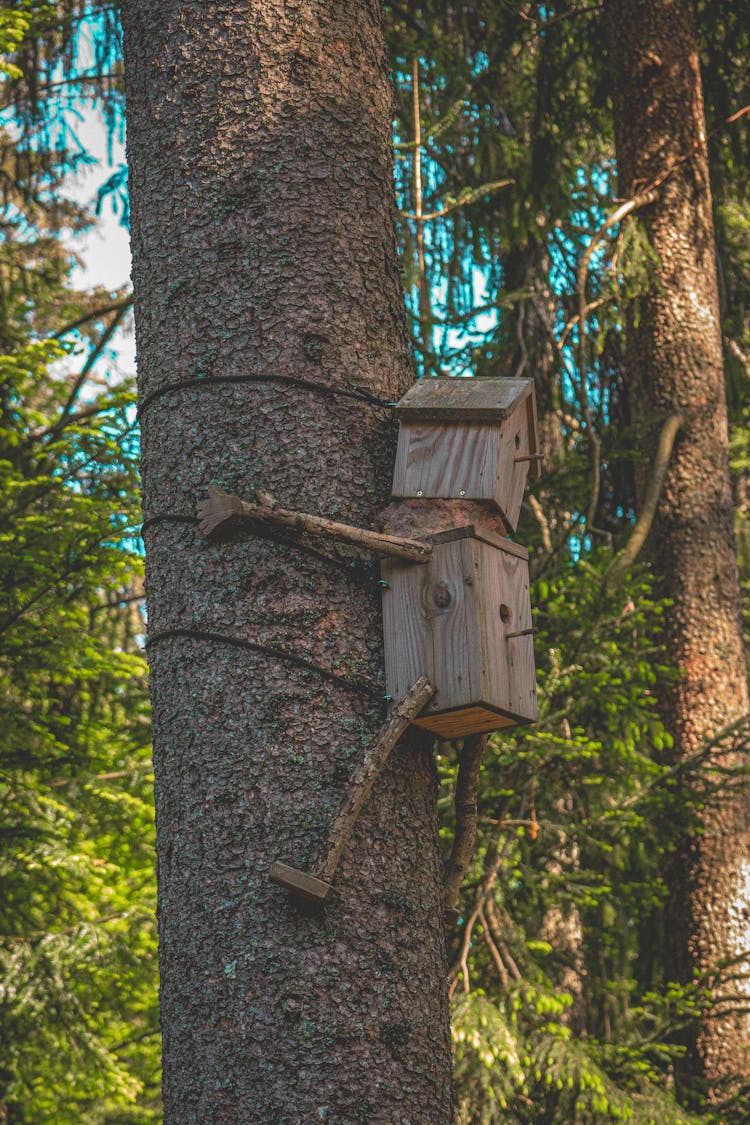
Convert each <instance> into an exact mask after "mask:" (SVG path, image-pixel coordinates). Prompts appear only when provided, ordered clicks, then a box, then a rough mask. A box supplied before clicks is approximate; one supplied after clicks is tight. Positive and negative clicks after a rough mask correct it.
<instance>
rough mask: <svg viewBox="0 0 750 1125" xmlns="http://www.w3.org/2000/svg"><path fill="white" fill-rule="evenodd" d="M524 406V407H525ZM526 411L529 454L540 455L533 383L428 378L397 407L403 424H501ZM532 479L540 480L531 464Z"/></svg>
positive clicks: (530, 473)
mask: <svg viewBox="0 0 750 1125" xmlns="http://www.w3.org/2000/svg"><path fill="white" fill-rule="evenodd" d="M524 404H525V407H524ZM521 407H523V408H524V409H525V411H526V420H527V425H528V428H529V452H530V453H532V454H535V453H537V452H538V446H537V421H536V398H535V395H534V380H533V379H493V378H474V379H471V378H469V379H463V378H429V377H428V378H425V379H420V380H419V381H418V382H416V383H414V385H413V386H411V387H409V390H408V391H407V392H406V394H405V395H404V397H403V398H402V399H400V401H399V402H397V403H396V407H395V410H396V415H397V417H398V419H399V421H400V422H442V423H443V424H446V423H451V422H452V423H459V422H474V423H476V422H481V423H485V424H487V425H492V424H495V425H497V424H498V423H502V422H503V421H504V420H505V419H506V418H509V417H510V415H511V414H514V413H515V412H516V410H518V409H519V408H521ZM529 475H530V476H532V477H538V476H539V462H538V461H531V462H530V464H529Z"/></svg>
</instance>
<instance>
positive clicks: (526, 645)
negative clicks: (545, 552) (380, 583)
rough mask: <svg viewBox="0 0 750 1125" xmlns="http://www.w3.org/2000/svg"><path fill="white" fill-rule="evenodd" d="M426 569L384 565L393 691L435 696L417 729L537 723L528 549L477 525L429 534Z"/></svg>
mask: <svg viewBox="0 0 750 1125" xmlns="http://www.w3.org/2000/svg"><path fill="white" fill-rule="evenodd" d="M431 540H432V554H431V556H430V560H429V562H427V563H425V564H422V565H415V564H414V563H409V562H401V561H400V560H398V559H385V560H383V562H381V573H382V575H383V578H384V580H385V582H386V586H385V587H384V589H383V635H384V640H385V675H386V689H387V691H388V694H389V695H391V696H392V697H393V698H394V699H402V698H403V696H404V695H405V694H406V692H407V691H408V690H409V688H410V687H411V685H412V684H413V683H414V682H415V681H416V680H417V679H418V678H419V677H420V676H427V678H428V679H429V680H430V681H431V682H432V683H433V684H435V686H436V688H437V692H436V693H435V695H434V696H433V698H432V699H431V700H430V702H429V703H428V704H427V706H426V707H425V709H424V710H423V711H421V712H420V714H419V717H418V718H417V719H415V720H413V721H414V725H415V726H418V727H423V728H424V729H425V730H429V731H432V733H433V734H436V735H438V736H439V737H440V738H447V739H451V738H463V737H465V736H466V735H470V734H480V733H482V732H484V731H492V730H500V729H502V728H503V727H514V726H518V725H519V724H523V723H533V722H536V719H537V716H538V711H537V700H536V683H535V674H534V644H533V636H532V626H531V601H530V598H529V564H528V557H529V556H528V552H527V551H526V550H525V549H524V548H523V547H521V546H519V544H518V543H512V542H511V541H510V540H509V539H504V538H502V536H500V535H494V534H493V533H492V532H488V531H484V530H480V529H479V528H474V527H459V528H455V529H454V530H452V531H445V532H442V533H441V534H439V535H434V536H431Z"/></svg>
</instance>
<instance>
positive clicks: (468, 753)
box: [443, 734, 487, 910]
mask: <svg viewBox="0 0 750 1125" xmlns="http://www.w3.org/2000/svg"><path fill="white" fill-rule="evenodd" d="M486 747H487V735H486V734H475V735H472V736H471V737H470V738H466V739H464V745H463V749H462V751H461V759H460V762H459V766H458V780H457V782H456V801H455V805H456V831H455V834H454V836H453V848H452V849H451V854H450V857H449V859H448V862H447V863H446V865H445V882H444V884H443V909H444V910H453V909H454V908H455V905H456V902H457V900H458V895H459V892H460V890H461V884H462V883H463V881H464V876H465V875H466V872H467V871H468V869H469V864H470V863H471V860H472V856H473V855H474V841H475V839H476V834H477V784H478V781H479V771H480V769H481V768H482V758H483V757H484V751H485V749H486Z"/></svg>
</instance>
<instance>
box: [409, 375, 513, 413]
mask: <svg viewBox="0 0 750 1125" xmlns="http://www.w3.org/2000/svg"><path fill="white" fill-rule="evenodd" d="M533 393H534V382H533V380H532V379H492V378H475V379H455V378H425V379H420V380H419V381H418V382H416V383H415V384H414V385H413V386H412V387H409V390H408V391H407V392H406V394H405V395H404V396H403V398H402V399H400V401H399V402H398V403H397V404H396V407H395V412H396V416H397V417H398V419H399V421H401V422H405V421H411V422H416V421H422V422H428V421H432V422H482V423H495V422H500V421H502V420H503V419H504V418H507V417H508V415H509V414H511V413H512V412H513V411H514V410H516V409H517V407H519V406H520V405H521V404H522V403H523V402H525V401H526V399H527V398H529V396H531V395H533Z"/></svg>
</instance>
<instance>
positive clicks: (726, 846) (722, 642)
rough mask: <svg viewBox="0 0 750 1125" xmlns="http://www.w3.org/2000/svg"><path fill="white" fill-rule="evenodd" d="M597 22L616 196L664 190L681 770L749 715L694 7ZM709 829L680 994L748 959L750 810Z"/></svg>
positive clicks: (684, 890)
mask: <svg viewBox="0 0 750 1125" xmlns="http://www.w3.org/2000/svg"><path fill="white" fill-rule="evenodd" d="M605 7H606V11H607V18H608V20H609V30H610V42H611V56H612V59H611V61H612V76H613V89H614V109H615V131H616V141H617V159H618V174H619V183H620V194H621V195H634V194H636V193H638V192H641V191H643V190H644V189H645V188H647V187H648V186H649V185H651V184H652V183H654V182H656V183H657V184H658V198H657V200H656V202H655V203H652V204H651V205H649V206H647V207H645V208H644V209H643V210H642V211H641V212H640V219H639V221H641V222H642V223H643V226H644V228H645V230H646V233H647V236H648V239H649V241H650V244H651V246H652V247H653V249H654V251H655V252H656V255H657V257H658V261H657V263H656V265H655V267H654V276H653V279H652V282H651V286H650V291H649V292H648V293H647V294H646V295H644V296H642V297H641V298H640V299H639V301H638V315H637V316H631V318H630V323H629V325H628V348H627V365H628V370H629V372H630V377H631V379H632V382H633V393H632V401H633V403H634V404H635V405H636V408H637V409H638V410H639V412H640V413H639V417H638V419H637V420H638V423H639V446H640V449H641V451H642V461H641V464H642V466H643V467H644V468H645V467H646V466H648V464H649V462H650V460H651V453H650V451H651V450H653V448H654V447H655V444H656V435H657V433H658V430H659V428H660V426H661V424H662V422H663V421H664V419H665V418H666V416H667V415H669V414H670V413H672V412H673V411H675V410H680V411H683V412H684V415H685V418H686V422H685V425H684V428H683V430H682V432H681V433H680V435H679V436H678V438H677V441H676V444H675V447H674V452H673V455H672V459H671V462H670V466H669V469H668V472H667V476H666V480H665V485H664V489H663V492H662V496H661V502H660V504H659V509H658V514H657V517H656V521H655V524H654V527H653V530H652V533H651V538H650V544H651V559H652V563H653V567H654V573H655V575H656V576H657V579H658V582H659V586H660V591H661V593H662V594H664V595H667V596H668V597H669V598H671V600H672V603H673V604H672V606H671V608H670V610H669V612H668V615H667V624H666V642H667V648H668V655H669V658H670V660H671V661H672V662H673V663H674V664H675V665H676V666H677V667H678V668H679V669H680V678H679V679H678V680H677V681H676V682H674V683H673V684H671V685H669V686H667V687H666V688H663V689H662V698H661V705H662V709H663V714H664V717H665V719H666V721H667V725H668V727H669V729H670V730H671V732H672V734H673V736H674V739H675V753H676V755H678V756H684V755H688V754H691V753H693V752H694V751H696V750H697V749H698V748H699V747H700V746H701V744H702V742H703V741H704V740H705V739H706V737H707V736H710V735H712V734H713V733H714V732H716V731H717V730H718V729H720V728H721V727H722V726H724V725H725V724H726V723H728V722H730V721H731V720H732V719H735V718H737V717H738V716H740V715H742V714H743V713H745V712H746V711H747V709H748V696H747V683H746V674H745V665H744V658H743V651H742V639H741V629H740V596H739V584H738V575H737V561H736V554H735V544H734V538H733V532H732V498H731V492H730V483H729V471H728V460H727V422H726V406H725V394H724V375H723V365H722V351H721V333H720V324H719V305H718V291H717V283H716V269H715V253H714V235H713V224H712V215H711V194H710V186H709V179H708V164H707V156H706V132H705V124H704V114H703V101H702V91H701V80H700V71H699V63H698V51H697V37H696V30H695V26H694V16H693V5H692V3H690V2H689V0H656V2H655V0H608V2H607V3H606V5H605ZM670 169H671V171H670ZM667 172H668V173H669V174H668V175H666V177H665V178H663V177H664V174H665V173H667ZM641 475H643V468H642V469H641ZM645 485H646V482H645V481H644V480H641V484H640V493H641V496H643V492H644V489H645ZM703 828H704V834H703V835H701V836H699V837H698V838H693V839H692V841H689V842H688V843H687V844H686V846H685V849H684V852H683V855H682V856H681V861H682V864H681V866H678V869H677V870H676V872H675V878H674V879H673V883H672V887H671V898H672V901H671V906H670V912H669V918H668V921H667V923H666V924H667V927H668V930H669V931H670V933H671V935H672V948H671V953H672V957H673V958H674V961H673V963H672V964H669V963H668V964H667V966H666V971H667V975H668V976H671V977H672V978H673V979H674V976H675V975H676V974H679V975H680V976H681V977H682V979H683V980H689V979H691V976H692V973H693V971H694V970H698V971H699V972H701V973H707V972H709V971H710V970H711V969H712V968H715V967H716V965H717V963H718V962H719V961H720V960H721V959H722V958H727V957H732V956H736V955H737V954H739V953H740V952H741V951H742V950H743V949H745V948H746V947H747V936H748V918H749V917H750V913H749V911H750V901H749V898H748V894H749V892H748V880H749V878H750V834H749V832H748V815H747V802H746V799H739V800H736V802H735V803H734V804H732V805H731V806H726V807H725V808H723V809H722V810H721V811H720V812H716V811H711V812H708V813H707V814H706V816H705V823H704V825H703ZM727 992H730V993H735V994H737V993H743V992H746V988H745V987H744V986H741V987H740V986H735V987H730V988H725V989H724V994H726V993H727ZM730 1006H731V1005H730ZM748 1030H749V1028H748V1021H747V1017H741V1016H732V1015H731V1014H730V1013H729V1011H728V1010H727V1011H725V1014H724V1016H722V1017H720V1018H710V1019H709V1020H708V1021H706V1022H705V1023H704V1025H703V1027H702V1028H701V1029H700V1031H699V1033H698V1038H697V1044H696V1047H697V1059H698V1062H699V1069H700V1070H701V1072H702V1074H703V1076H704V1077H705V1078H706V1079H707V1081H708V1083H709V1086H710V1087H713V1088H714V1089H715V1088H716V1085H717V1083H718V1082H719V1081H720V1080H721V1079H723V1078H725V1077H727V1076H729V1075H730V1074H732V1073H733V1072H734V1073H746V1072H747V1064H748V1057H747V1051H746V1048H745V1046H744V1044H746V1043H747V1042H748ZM692 1065H693V1066H694V1065H695V1063H694V1062H693V1064H692Z"/></svg>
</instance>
